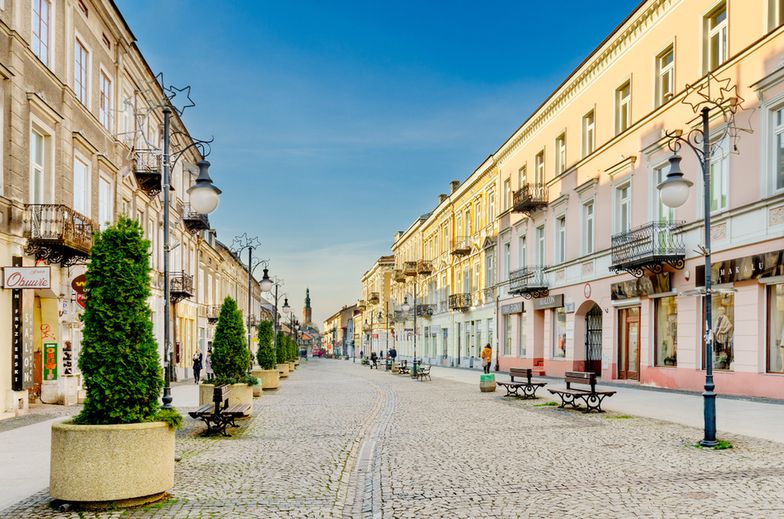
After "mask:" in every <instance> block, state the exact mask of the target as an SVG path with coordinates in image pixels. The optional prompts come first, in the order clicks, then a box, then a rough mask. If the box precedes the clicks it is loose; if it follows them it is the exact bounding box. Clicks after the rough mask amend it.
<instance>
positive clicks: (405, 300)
mask: <svg viewBox="0 0 784 519" xmlns="http://www.w3.org/2000/svg"><path fill="white" fill-rule="evenodd" d="M416 289H417V282H416V279H415V280H414V307H413V308H414V365H413V367H412V368H411V376H412V377H416V372H417V356H416V337H417V324H416V318H417V315H416V314H417V312H416V304H417V303H416ZM410 310H411V305H410V304H408V296H404V297H403V311H404V312H405V313H408V312H409V311H410Z"/></svg>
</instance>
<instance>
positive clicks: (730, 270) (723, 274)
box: [694, 250, 784, 287]
mask: <svg viewBox="0 0 784 519" xmlns="http://www.w3.org/2000/svg"><path fill="white" fill-rule="evenodd" d="M694 275H695V281H696V284H697V286H698V287H701V286H705V265H697V268H696V269H695V273H694ZM782 275H784V250H780V251H776V252H766V253H763V254H755V255H753V256H744V257H742V258H736V259H731V260H726V261H720V262H718V263H712V264H711V282H712V283H715V284H722V283H733V282H735V281H747V280H749V279H763V278H769V277H774V276H782Z"/></svg>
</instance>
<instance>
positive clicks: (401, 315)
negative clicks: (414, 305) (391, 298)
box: [392, 310, 410, 323]
mask: <svg viewBox="0 0 784 519" xmlns="http://www.w3.org/2000/svg"><path fill="white" fill-rule="evenodd" d="M409 314H410V312H404V311H403V310H395V311H394V312H393V313H392V321H393V322H396V323H403V322H405V321H406V319H408V316H409Z"/></svg>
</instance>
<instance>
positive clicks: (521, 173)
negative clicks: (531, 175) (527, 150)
mask: <svg viewBox="0 0 784 519" xmlns="http://www.w3.org/2000/svg"><path fill="white" fill-rule="evenodd" d="M527 183H528V168H526V167H525V166H523V167H522V168H520V169H519V170H517V189H520V188H522V187H523V186H524V185H526V184H527Z"/></svg>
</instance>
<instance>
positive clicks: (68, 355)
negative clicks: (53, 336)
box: [63, 341, 73, 375]
mask: <svg viewBox="0 0 784 519" xmlns="http://www.w3.org/2000/svg"><path fill="white" fill-rule="evenodd" d="M63 375H73V347H72V345H71V341H65V344H64V345H63Z"/></svg>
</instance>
